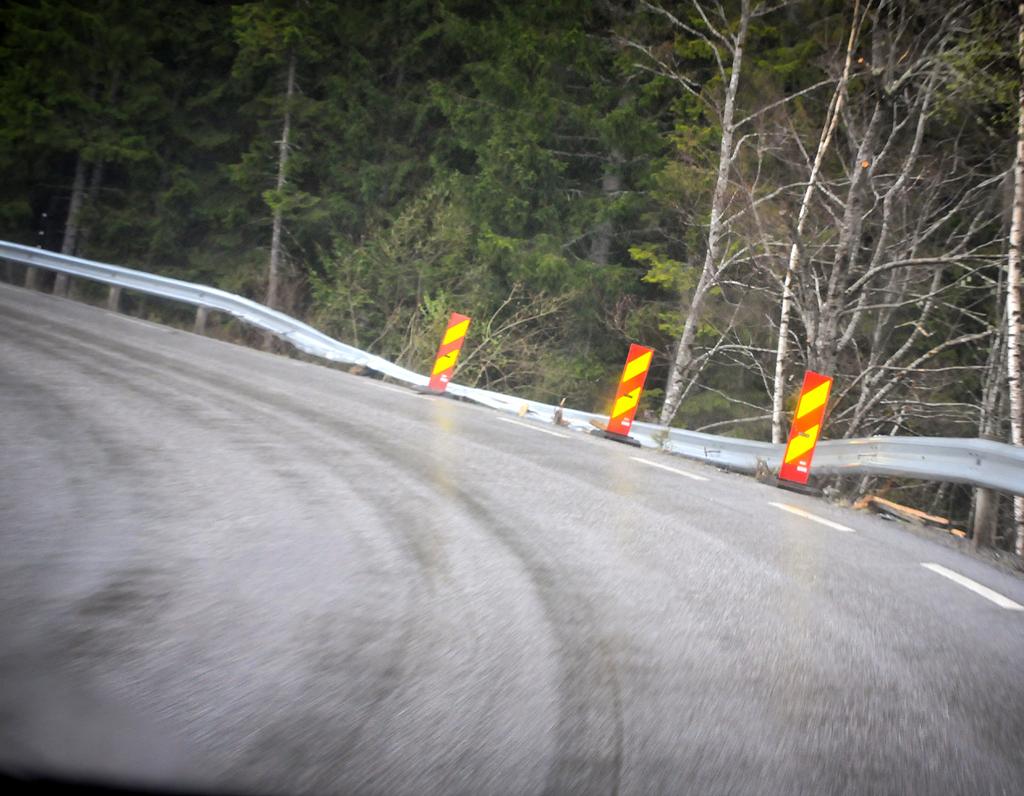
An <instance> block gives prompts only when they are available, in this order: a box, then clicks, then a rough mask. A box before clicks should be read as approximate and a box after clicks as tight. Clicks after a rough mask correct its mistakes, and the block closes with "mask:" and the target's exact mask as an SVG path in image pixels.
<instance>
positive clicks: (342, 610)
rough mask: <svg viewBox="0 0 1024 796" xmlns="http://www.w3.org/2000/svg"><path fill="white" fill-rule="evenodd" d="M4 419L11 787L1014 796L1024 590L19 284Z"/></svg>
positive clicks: (422, 401)
mask: <svg viewBox="0 0 1024 796" xmlns="http://www.w3.org/2000/svg"><path fill="white" fill-rule="evenodd" d="M0 407H2V421H3V422H2V424H0V435H2V436H0V545H2V555H0V640H2V641H0V644H2V647H0V768H3V769H5V770H7V771H15V772H17V771H34V772H39V771H43V772H47V773H50V774H55V775H59V776H64V777H71V778H79V779H87V780H100V781H105V782H114V783H116V782H129V783H136V784H139V783H141V784H149V785H151V786H172V787H175V788H177V789H193V790H199V791H203V792H208V791H211V790H221V791H226V792H231V793H268V794H269V793H381V794H435V793H436V794H440V793H483V794H486V793H495V794H506V793H524V794H533V793H586V794H639V793H666V794H669V793H701V794H725V793H730V794H732V793H757V794H761V793H786V794H789V793H807V794H826V793H871V794H888V793H891V794H906V793H963V794H987V793H992V794H1003V793H1005V794H1009V793H1020V792H1022V790H1024V611H1021V610H1014V608H1013V606H1014V605H1017V604H1024V581H1022V580H1021V579H1018V578H1016V577H1013V576H1012V575H1009V574H1007V573H1005V572H1001V571H998V570H996V569H994V568H992V567H989V566H988V565H986V564H984V563H982V562H980V561H977V560H974V559H971V558H967V557H964V556H961V555H960V554H958V553H957V552H956V551H954V550H951V549H949V548H947V547H945V546H943V545H940V544H936V543H935V542H932V541H929V540H927V539H923V538H920V537H918V536H916V535H913V534H910V533H907V532H905V531H901V530H900V529H899V527H898V526H896V525H894V524H892V523H887V522H883V521H882V520H880V519H878V518H876V517H873V516H868V515H865V514H860V513H854V512H851V511H846V510H842V509H839V508H835V507H832V506H829V505H828V504H826V503H823V502H820V501H816V500H813V499H811V498H805V497H802V496H798V495H794V494H790V493H785V492H780V491H778V490H775V489H772V488H770V487H767V486H763V485H760V484H758V483H756V482H754V481H752V480H751V479H748V478H744V477H741V476H737V475H732V474H727V473H722V472H719V471H717V470H714V469H712V468H708V467H705V466H702V465H699V464H695V463H691V462H688V461H686V460H682V459H679V458H669V457H666V456H663V455H659V454H657V453H655V452H652V451H638V450H636V449H633V448H629V447H627V446H622V445H616V444H614V443H611V442H607V441H605V440H600V439H597V438H592V437H588V436H586V435H583V434H579V433H573V432H568V431H562V432H558V431H555V430H554V429H553V428H552V427H551V426H547V425H541V424H539V423H532V422H530V421H529V420H528V419H527V420H518V419H516V418H509V417H505V416H503V415H499V414H497V413H495V412H492V411H490V410H487V409H484V408H482V407H478V406H474V405H470V404H465V403H460V402H456V401H450V400H444V399H435V398H429V397H423V396H419V395H416V394H415V393H413V392H411V391H408V390H405V389H404V388H401V387H397V386H393V385H387V384H383V383H381V382H379V381H375V380H371V379H366V378H360V377H357V376H353V375H350V374H348V373H344V372H341V371H337V370H331V369H328V368H324V367H320V366H317V365H313V364H308V363H303V362H299V361H296V360H292V359H288V358H286V357H280V356H273V355H270V354H265V353H262V352H258V351H253V350H248V349H244V348H240V347H236V346H232V345H229V344H226V343H222V342H218V341H215V340H211V339H207V338H202V337H198V336H196V335H192V334H189V333H187V332H182V331H177V330H173V329H168V328H164V327H160V326H156V325H153V324H149V323H145V322H142V321H139V320H136V319H132V318H127V317H124V316H119V315H115V314H112V313H109V312H106V311H103V310H99V309H95V308H92V307H88V306H85V305H82V304H76V303H74V302H71V301H67V300H62V299H57V298H54V297H51V296H46V295H42V294H38V293H31V292H28V291H25V290H23V289H20V288H14V287H11V286H8V285H0ZM666 468H668V469H666ZM821 520H824V521H825V522H824V523H823V522H821ZM923 564H929V565H934V566H932V567H931V568H929V567H925V566H923ZM944 573H945V574H944ZM949 573H952V575H950V574H949ZM954 576H957V577H959V578H960V579H959V580H957V579H955V578H954ZM972 584H973V585H972ZM975 586H977V587H979V589H980V587H984V588H987V589H989V590H991V591H990V592H988V593H985V592H984V589H980V591H981V593H979V589H976V588H975ZM972 589H973V590H972ZM999 598H1001V599H1002V600H1003V602H1002V603H1000V602H999ZM993 600H995V601H993Z"/></svg>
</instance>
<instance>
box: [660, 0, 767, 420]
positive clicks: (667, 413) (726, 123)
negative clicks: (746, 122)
mask: <svg viewBox="0 0 1024 796" xmlns="http://www.w3.org/2000/svg"><path fill="white" fill-rule="evenodd" d="M749 27H750V0H742V3H741V11H740V24H739V30H738V31H737V33H736V39H735V42H734V45H733V55H732V74H731V75H730V77H729V84H728V86H727V88H726V93H725V106H724V109H723V112H722V143H721V146H720V148H719V155H718V175H717V177H716V180H715V190H714V194H713V197H712V200H711V221H710V224H709V225H708V245H707V251H706V252H705V255H704V265H703V268H702V270H701V274H700V279H699V280H698V282H697V287H696V289H695V290H694V292H693V297H692V298H691V299H690V305H689V307H688V309H687V315H686V322H685V324H684V325H683V332H682V334H681V335H680V337H679V342H678V343H677V344H676V350H675V356H674V357H673V361H672V367H671V369H670V371H669V377H668V384H667V386H666V389H665V403H664V404H663V405H662V408H661V417H660V421H661V423H662V424H663V425H668V424H669V423H671V422H672V418H673V417H675V414H676V412H677V411H678V410H679V404H680V403H681V402H682V399H683V391H684V388H685V382H686V375H687V372H688V370H689V368H690V366H691V364H692V362H693V341H694V339H695V338H696V336H697V322H698V320H699V318H700V313H701V310H702V309H703V308H704V301H705V299H706V298H707V295H708V291H709V290H710V289H711V288H712V287H713V283H714V276H715V266H716V264H717V263H718V258H719V254H720V249H721V243H722V235H723V233H724V229H723V223H722V217H723V215H724V205H725V193H726V188H727V187H728V184H729V170H730V169H731V168H732V161H733V158H734V157H735V154H736V153H735V152H734V150H733V139H734V133H735V128H734V120H735V114H736V94H737V91H738V89H739V83H740V70H741V68H742V66H743V51H744V47H745V46H746V41H747V31H748V29H749Z"/></svg>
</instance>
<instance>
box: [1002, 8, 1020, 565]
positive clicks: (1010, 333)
mask: <svg viewBox="0 0 1024 796" xmlns="http://www.w3.org/2000/svg"><path fill="white" fill-rule="evenodd" d="M1017 14H1018V25H1019V29H1018V38H1017V61H1018V65H1019V67H1020V69H1021V74H1022V75H1024V2H1022V3H1020V4H1019V5H1018V7H1017ZM1017 120H1018V121H1017V155H1016V158H1015V159H1014V165H1013V216H1012V221H1011V225H1010V253H1009V256H1008V257H1007V262H1006V382H1007V390H1008V392H1009V404H1010V441H1011V442H1012V443H1013V444H1014V445H1018V446H1020V445H1024V386H1022V384H1021V337H1022V330H1021V325H1022V319H1021V289H1022V284H1021V282H1022V280H1021V246H1022V245H1024V77H1022V82H1021V87H1020V94H1019V100H1018V108H1017ZM1013 522H1014V527H1015V531H1016V541H1015V545H1014V549H1015V550H1016V552H1017V555H1024V496H1022V495H1017V496H1015V497H1014V500H1013Z"/></svg>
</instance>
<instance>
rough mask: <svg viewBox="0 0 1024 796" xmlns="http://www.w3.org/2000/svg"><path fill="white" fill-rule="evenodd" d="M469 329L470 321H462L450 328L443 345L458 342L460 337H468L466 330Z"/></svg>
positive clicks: (442, 342) (445, 334)
mask: <svg viewBox="0 0 1024 796" xmlns="http://www.w3.org/2000/svg"><path fill="white" fill-rule="evenodd" d="M468 328H469V319H466V320H464V321H460V322H459V323H457V324H455V325H454V326H452V327H450V328H449V329H448V331H447V332H445V333H444V340H442V341H441V345H448V343H451V342H454V341H455V340H458V339H459V338H460V337H465V336H466V329H468Z"/></svg>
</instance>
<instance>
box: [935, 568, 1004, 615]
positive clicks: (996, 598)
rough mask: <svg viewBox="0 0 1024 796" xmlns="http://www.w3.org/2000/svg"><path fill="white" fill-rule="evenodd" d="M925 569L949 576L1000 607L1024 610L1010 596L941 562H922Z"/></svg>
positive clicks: (945, 576) (954, 581)
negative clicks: (983, 584) (946, 566)
mask: <svg viewBox="0 0 1024 796" xmlns="http://www.w3.org/2000/svg"><path fill="white" fill-rule="evenodd" d="M921 566H922V567H924V568H925V569H930V570H931V571H932V572H934V573H935V574H936V575H942V577H944V578H949V579H950V580H951V581H953V583H957V584H959V585H960V586H963V587H964V588H965V589H970V590H971V591H973V592H974V593H975V594H978V595H980V596H982V597H984V598H985V599H986V600H990V601H991V602H994V603H995V604H996V605H998V606H999V607H1000V608H1006V609H1007V610H1009V611H1024V605H1021V604H1020V603H1015V602H1014V601H1013V600H1011V599H1010V598H1009V597H1004V596H1003V595H1002V594H1000V593H999V592H997V591H992V589H990V588H988V587H987V586H982V585H981V584H980V583H977V582H976V581H973V580H971V579H970V578H967V577H964V576H963V575H961V574H960V573H959V572H954V571H953V570H951V569H946V568H945V567H944V566H942V565H941V564H921Z"/></svg>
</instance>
